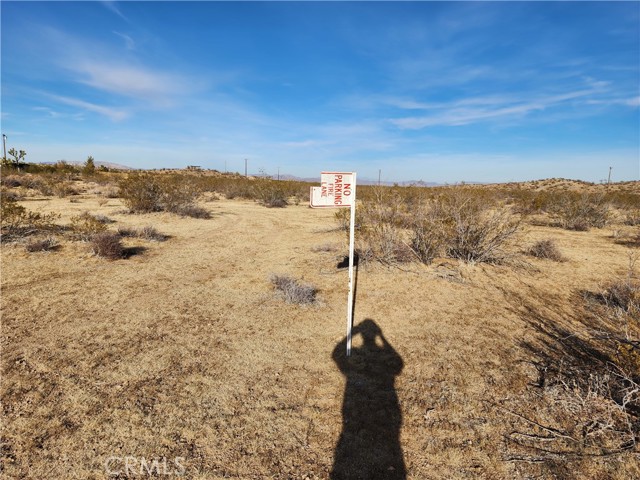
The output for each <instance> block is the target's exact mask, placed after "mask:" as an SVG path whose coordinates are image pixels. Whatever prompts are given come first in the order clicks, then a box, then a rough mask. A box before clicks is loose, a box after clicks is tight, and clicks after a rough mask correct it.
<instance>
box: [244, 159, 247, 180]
mask: <svg viewBox="0 0 640 480" xmlns="http://www.w3.org/2000/svg"><path fill="white" fill-rule="evenodd" d="M244 176H245V177H246V176H247V159H246V158H245V159H244Z"/></svg>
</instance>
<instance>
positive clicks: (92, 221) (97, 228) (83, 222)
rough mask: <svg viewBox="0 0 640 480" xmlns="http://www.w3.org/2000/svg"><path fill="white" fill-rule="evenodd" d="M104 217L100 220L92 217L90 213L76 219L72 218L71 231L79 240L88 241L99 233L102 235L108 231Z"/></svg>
mask: <svg viewBox="0 0 640 480" xmlns="http://www.w3.org/2000/svg"><path fill="white" fill-rule="evenodd" d="M103 217H104V215H101V216H100V218H98V217H97V216H94V215H91V214H90V213H89V212H84V213H82V214H80V215H77V216H75V217H71V230H72V231H73V233H74V235H75V236H76V237H77V238H78V239H79V240H84V241H88V240H91V239H92V237H93V236H94V235H96V234H98V233H102V232H104V231H105V230H106V229H107V225H106V224H105V222H104V221H103V220H104V218H107V217H104V218H103Z"/></svg>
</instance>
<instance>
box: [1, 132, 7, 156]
mask: <svg viewBox="0 0 640 480" xmlns="http://www.w3.org/2000/svg"><path fill="white" fill-rule="evenodd" d="M2 149H3V151H4V156H3V157H2V158H4V160H5V161H6V160H7V136H6V135H5V134H4V133H3V134H2Z"/></svg>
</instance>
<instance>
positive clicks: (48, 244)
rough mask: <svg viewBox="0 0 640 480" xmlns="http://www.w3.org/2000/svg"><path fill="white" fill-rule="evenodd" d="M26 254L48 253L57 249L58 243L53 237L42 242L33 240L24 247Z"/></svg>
mask: <svg viewBox="0 0 640 480" xmlns="http://www.w3.org/2000/svg"><path fill="white" fill-rule="evenodd" d="M24 248H25V250H26V251H27V252H49V251H51V250H55V249H57V248H58V242H57V241H56V239H55V238H53V237H48V238H45V239H43V240H34V241H32V242H29V243H27V244H26V245H25V247H24Z"/></svg>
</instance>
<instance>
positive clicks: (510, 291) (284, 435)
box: [1, 195, 640, 479]
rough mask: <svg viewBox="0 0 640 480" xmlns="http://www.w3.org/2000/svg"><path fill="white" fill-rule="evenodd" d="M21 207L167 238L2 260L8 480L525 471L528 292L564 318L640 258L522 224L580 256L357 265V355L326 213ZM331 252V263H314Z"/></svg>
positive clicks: (230, 205)
mask: <svg viewBox="0 0 640 480" xmlns="http://www.w3.org/2000/svg"><path fill="white" fill-rule="evenodd" d="M23 205H25V206H27V208H29V209H32V210H38V211H43V212H49V211H56V212H60V213H62V215H63V216H62V219H61V222H62V223H64V222H67V221H68V220H69V217H70V216H71V215H73V214H77V213H80V212H82V211H85V210H88V211H90V212H92V213H102V214H105V215H108V216H109V217H110V218H112V219H113V220H115V221H116V223H114V224H112V225H110V227H109V228H110V229H113V230H115V228H117V226H121V225H128V226H136V227H141V226H145V225H153V226H154V227H156V228H157V229H158V230H159V231H160V232H162V233H165V234H167V235H170V236H171V238H170V239H169V240H167V241H166V242H162V243H160V242H152V241H145V240H141V239H127V240H126V245H127V246H135V247H143V249H144V250H143V251H142V252H141V253H140V254H138V255H134V256H132V257H130V258H128V259H122V260H117V261H108V260H104V259H101V258H98V257H95V256H93V255H92V254H91V253H90V251H89V247H88V245H87V244H84V243H81V242H71V241H62V248H61V249H60V250H59V251H57V252H50V253H27V252H26V251H25V250H24V248H23V247H22V246H19V245H15V246H12V245H3V246H2V333H1V340H2V399H3V402H2V403H3V416H4V420H3V439H2V453H3V466H2V468H3V475H4V476H5V478H29V479H44V478H79V479H89V478H96V479H97V478H127V474H126V472H125V468H124V467H125V457H133V458H132V459H129V460H128V461H129V465H130V466H132V470H131V471H134V472H135V471H136V470H135V468H138V470H137V471H138V475H137V476H136V475H133V474H131V471H130V475H129V476H130V477H131V478H142V477H143V476H144V474H143V475H140V474H139V473H140V463H139V462H140V461H141V460H140V459H141V458H142V457H144V458H145V459H147V460H152V459H160V461H161V460H164V459H166V461H167V462H168V466H167V469H168V470H166V471H167V473H173V474H176V475H177V474H183V476H184V477H186V478H194V479H205V478H207V479H212V478H246V479H253V478H256V479H257V478H300V479H302V478H309V479H312V478H329V477H330V476H331V475H332V476H333V478H369V479H373V478H405V476H406V478H412V479H441V478H529V477H528V476H527V475H526V472H525V470H523V468H524V467H523V466H522V465H521V464H519V463H518V462H513V461H509V454H510V448H511V447H510V445H509V444H508V442H507V441H506V440H505V435H507V434H508V433H509V432H511V431H512V430H513V428H514V424H515V422H517V421H518V418H517V417H515V416H514V415H510V414H509V413H506V411H505V410H504V409H503V408H501V405H502V404H504V402H510V401H511V400H513V399H518V398H520V397H522V398H529V397H530V396H531V395H533V394H532V393H531V388H532V387H531V385H530V384H531V383H532V382H534V381H535V378H536V372H535V369H534V368H532V366H531V364H530V359H531V358H530V352H528V351H527V350H526V349H524V348H523V347H522V342H523V341H526V340H530V339H534V338H535V336H536V335H537V332H536V330H535V329H534V327H533V326H532V324H531V322H529V321H527V320H526V318H524V317H523V314H522V312H523V299H526V301H527V302H528V304H531V305H535V306H538V307H540V308H543V307H546V308H552V309H554V311H555V313H556V314H558V315H562V314H563V312H567V314H570V312H571V311H572V306H571V305H572V303H571V302H572V301H573V300H572V298H574V296H575V295H576V292H579V291H581V290H594V289H597V288H598V287H599V286H600V285H601V284H602V282H604V281H606V280H607V279H608V278H610V277H612V276H615V275H619V274H622V273H624V271H625V269H626V268H627V263H628V253H629V252H630V251H631V250H632V249H631V248H629V247H626V246H624V245H619V244H616V243H615V242H614V240H613V239H612V237H611V235H612V230H611V229H602V230H597V229H595V230H592V231H590V232H569V231H563V230H560V229H555V228H549V227H539V226H528V227H527V229H526V233H525V234H524V238H523V239H522V244H523V245H526V244H530V243H532V242H533V241H534V240H538V239H544V238H553V239H555V240H556V242H557V244H558V246H559V248H560V250H561V251H562V252H563V254H564V255H565V256H566V257H567V258H568V261H567V262H564V263H556V262H552V261H548V260H538V259H532V258H529V259H528V262H529V263H530V266H529V267H514V266H492V265H465V264H462V263H459V262H457V261H453V260H446V259H442V260H440V261H437V262H435V263H434V264H433V265H431V266H428V267H427V266H419V265H410V266H406V267H402V268H386V267H383V266H381V265H374V264H370V265H362V266H360V267H359V269H358V277H357V295H356V310H355V323H356V325H359V326H360V327H359V330H358V332H359V333H358V335H357V338H356V342H355V354H354V356H353V359H352V360H349V361H347V360H346V359H345V358H344V355H343V354H342V347H343V344H342V343H341V342H343V337H344V330H345V316H346V298H347V291H346V288H347V272H346V269H338V268H337V264H338V262H339V261H340V260H341V259H342V257H343V256H344V254H345V253H346V251H347V248H346V241H345V240H346V239H345V235H344V233H343V232H340V231H337V230H335V226H336V224H335V222H334V221H333V218H332V215H333V212H332V211H323V210H310V209H309V208H307V207H306V206H302V205H301V206H289V207H287V208H285V209H266V208H264V207H261V206H259V205H257V204H255V203H253V202H251V201H240V200H219V201H212V202H206V203H202V205H203V206H204V207H205V208H207V209H209V210H210V211H211V213H212V218H211V219H208V220H202V219H190V218H180V217H177V216H175V215H172V214H166V213H157V214H146V215H130V214H126V213H123V206H122V204H121V203H120V201H119V200H118V199H110V200H109V202H108V203H107V204H106V205H104V206H99V204H98V201H97V198H96V197H95V196H92V195H82V196H81V197H80V198H79V201H78V203H70V202H69V199H38V198H33V199H28V200H27V201H25V202H23ZM629 228H630V227H629ZM326 244H333V245H335V246H336V247H337V250H336V251H328V252H327V251H317V250H323V249H318V248H316V247H319V246H322V245H326ZM272 273H278V274H288V275H292V276H294V277H297V278H302V279H304V281H306V282H309V283H311V284H313V285H315V286H316V287H317V288H318V289H319V303H318V304H317V305H314V306H306V307H305V306H296V305H290V304H286V303H284V302H283V301H282V299H281V298H280V297H278V295H277V294H276V293H275V292H274V290H273V288H272V286H271V284H270V282H269V276H270V275H271V274H272ZM551 305H553V306H551ZM377 329H379V332H378V331H377ZM380 333H381V335H382V336H381V335H379V334H380ZM382 337H384V341H382V340H381V339H382ZM376 354H377V355H378V357H377V358H379V359H382V360H379V361H378V363H377V364H376V365H377V366H375V367H370V366H368V364H367V361H368V359H370V358H373V357H372V355H376ZM363 412H364V413H363ZM525 413H526V412H525ZM343 416H344V417H345V418H343ZM381 425H382V426H381ZM341 434H342V439H341ZM345 444H350V445H351V447H348V448H351V449H352V450H351V451H348V448H347V451H345V448H346V447H345ZM176 458H178V460H177V462H178V463H177V464H176ZM586 461H589V462H595V463H597V462H600V460H599V459H589V460H586ZM637 461H638V457H637V453H629V454H626V455H623V456H620V457H619V458H618V459H617V460H616V462H617V463H616V464H615V468H614V467H611V468H609V467H603V468H604V470H601V471H604V472H605V473H606V472H609V473H606V475H605V476H603V477H601V478H632V476H634V475H635V476H638V475H640V471H639V469H638V463H637ZM136 462H137V463H136ZM133 467H135V468H133ZM607 468H609V470H607ZM350 469H353V470H350ZM368 469H369V470H368ZM110 471H111V472H113V475H110V474H109V472H110ZM118 472H119V474H118ZM332 472H333V473H332ZM523 472H525V473H523ZM156 473H157V472H156ZM567 475H569V473H567ZM160 476H162V475H160ZM543 478H544V477H543ZM566 478H569V477H568V476H567V477H566Z"/></svg>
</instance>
